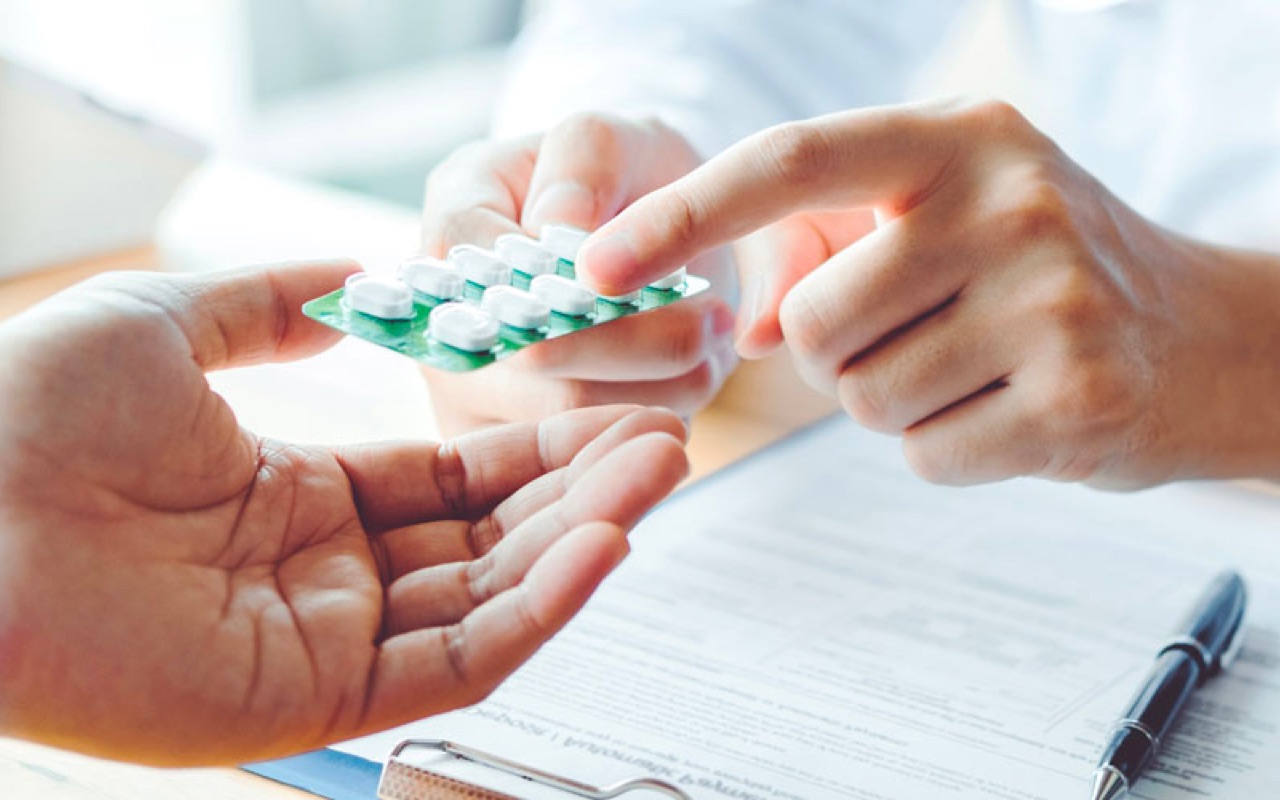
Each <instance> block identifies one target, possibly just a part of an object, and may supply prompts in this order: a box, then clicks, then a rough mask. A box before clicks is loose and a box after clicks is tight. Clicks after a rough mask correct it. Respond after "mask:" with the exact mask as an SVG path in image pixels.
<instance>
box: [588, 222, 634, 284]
mask: <svg viewBox="0 0 1280 800" xmlns="http://www.w3.org/2000/svg"><path fill="white" fill-rule="evenodd" d="M639 266H640V259H639V258H637V257H636V250H635V248H634V247H633V246H632V245H631V242H629V241H627V239H625V238H624V237H622V236H619V235H617V234H609V235H606V236H604V237H601V238H599V239H595V238H594V237H593V238H592V239H589V240H587V243H586V245H584V246H583V248H582V250H581V251H580V252H579V253H578V263H577V264H576V265H575V267H576V268H577V270H578V277H579V278H584V279H586V281H587V283H589V284H591V285H592V286H593V287H595V288H596V290H597V291H598V292H600V293H601V294H606V295H614V294H622V293H624V292H625V291H626V290H627V289H628V288H634V287H628V286H627V282H628V281H629V280H632V279H634V277H635V274H636V271H637V269H638V268H639Z"/></svg>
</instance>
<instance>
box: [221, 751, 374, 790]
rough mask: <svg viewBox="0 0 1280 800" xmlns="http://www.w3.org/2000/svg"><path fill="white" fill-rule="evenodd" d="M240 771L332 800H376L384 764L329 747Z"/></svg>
mask: <svg viewBox="0 0 1280 800" xmlns="http://www.w3.org/2000/svg"><path fill="white" fill-rule="evenodd" d="M241 769H243V770H245V771H247V772H252V773H253V774H255V775H261V776H262V777H264V778H270V779H271V780H273V781H276V782H277V783H283V784H285V785H286V786H292V787H293V788H295V789H302V790H303V791H306V792H311V793H312V794H316V795H320V796H321V797H327V798H329V800H374V798H376V797H377V796H378V777H379V776H380V775H381V774H382V765H381V764H375V763H374V762H372V761H366V760H365V759H363V758H360V757H358V756H353V755H348V754H347V753H340V752H338V751H337V750H330V749H328V748H325V749H324V750H316V751H314V752H311V753H303V754H302V755H298V756H292V757H290V758H282V759H279V760H278V761H263V762H260V763H257V764H245V765H244V766H242V767H241Z"/></svg>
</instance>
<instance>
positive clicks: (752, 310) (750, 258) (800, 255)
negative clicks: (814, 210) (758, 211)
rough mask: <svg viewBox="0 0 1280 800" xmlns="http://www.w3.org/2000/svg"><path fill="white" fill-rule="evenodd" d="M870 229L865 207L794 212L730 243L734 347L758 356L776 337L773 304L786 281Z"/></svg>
mask: <svg viewBox="0 0 1280 800" xmlns="http://www.w3.org/2000/svg"><path fill="white" fill-rule="evenodd" d="M874 229H875V221H874V220H873V219H872V218H871V214H870V213H869V212H856V211H855V212H839V213H836V214H798V215H794V216H791V217H788V218H786V219H784V220H782V221H780V222H777V223H774V224H773V225H769V226H766V227H764V228H762V229H760V230H759V231H756V232H755V233H754V234H752V235H750V236H748V237H747V238H745V239H743V240H741V241H740V242H739V243H738V245H737V246H736V247H735V255H736V256H737V263H738V276H739V283H740V284H741V285H742V302H741V305H740V306H739V311H738V319H737V325H736V331H737V348H738V353H739V354H740V355H742V356H743V357H744V358H764V357H765V356H767V355H769V353H771V352H773V350H774V349H775V348H776V347H777V346H778V345H779V344H781V343H782V338H783V337H782V328H781V325H780V323H779V321H778V309H779V307H780V306H781V304H782V300H783V298H784V297H785V296H786V294H787V292H788V291H790V289H791V287H792V286H794V285H795V284H796V283H797V282H799V280H800V279H801V278H803V277H804V276H805V275H808V274H809V273H810V272H812V271H813V270H814V269H816V268H817V267H818V266H819V265H820V264H822V263H823V262H825V261H826V260H827V259H829V258H831V257H832V256H833V255H835V254H836V253H838V252H840V250H842V249H844V248H845V247H847V246H848V245H849V244H851V243H853V242H854V241H856V240H857V239H858V238H859V237H861V236H863V235H865V234H866V233H868V232H870V231H872V230H874Z"/></svg>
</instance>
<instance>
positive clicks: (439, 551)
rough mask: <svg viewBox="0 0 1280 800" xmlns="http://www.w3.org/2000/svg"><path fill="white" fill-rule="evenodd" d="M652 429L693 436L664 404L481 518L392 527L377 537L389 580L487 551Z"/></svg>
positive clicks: (632, 417) (611, 431) (632, 418)
mask: <svg viewBox="0 0 1280 800" xmlns="http://www.w3.org/2000/svg"><path fill="white" fill-rule="evenodd" d="M648 433H664V434H667V435H669V436H671V437H672V438H675V439H678V440H680V441H685V440H686V439H687V438H688V430H687V429H686V428H685V425H684V423H683V422H682V421H681V420H680V418H679V417H677V416H675V415H674V414H671V413H670V412H667V411H663V410H661V409H656V408H644V409H640V410H638V411H636V412H635V413H632V414H628V415H627V416H625V417H623V418H622V419H619V420H618V421H617V422H615V423H614V424H613V425H611V426H610V427H609V428H608V429H607V430H606V431H605V432H604V433H602V434H600V435H599V436H598V437H596V438H595V440H593V441H592V442H591V443H589V444H588V445H586V446H585V447H584V448H582V450H580V451H579V452H578V454H577V455H576V456H574V458H573V460H572V461H571V462H570V463H569V465H568V466H566V467H563V468H561V469H557V470H554V471H552V472H548V473H547V474H546V475H543V476H542V477H540V478H538V479H536V480H534V481H532V482H531V483H529V484H526V485H525V486H523V487H522V488H520V489H519V490H517V491H516V492H515V493H514V494H512V495H511V496H510V497H509V498H507V499H506V500H505V501H503V502H502V503H500V504H499V505H498V506H497V507H496V508H495V509H494V510H493V511H492V512H491V513H490V514H489V515H488V516H486V517H483V518H482V519H480V520H478V521H476V522H470V521H467V520H459V521H457V522H428V523H422V524H419V525H410V526H407V527H404V528H398V529H396V530H393V531H388V532H387V533H385V534H383V535H382V536H380V537H378V539H377V541H378V542H379V545H380V546H381V548H382V553H383V556H384V564H385V566H386V568H387V571H386V573H384V574H385V575H386V576H387V578H388V582H391V581H394V580H397V579H399V578H401V577H404V576H405V575H408V574H409V573H411V572H415V571H417V570H420V569H425V568H427V567H431V566H435V565H437V564H445V563H450V562H460V561H471V560H474V559H476V558H479V557H481V556H483V555H484V554H485V553H488V552H489V551H490V550H491V549H492V548H493V546H494V545H496V544H497V543H498V542H499V541H501V540H502V539H503V538H504V536H505V535H506V532H507V531H509V530H512V529H514V528H515V527H516V526H517V525H519V524H520V523H521V522H523V521H524V520H526V519H528V518H530V517H532V516H533V515H534V514H536V513H538V512H539V511H541V510H542V509H544V508H546V507H547V506H549V505H551V504H552V503H554V502H556V501H558V500H560V499H561V498H562V497H563V496H564V494H565V492H566V491H568V489H569V487H571V486H573V484H574V483H576V482H577V481H578V479H579V478H580V477H581V476H582V475H583V474H584V473H585V472H586V471H587V470H588V469H590V468H591V467H592V466H594V465H595V464H596V463H597V462H599V461H600V460H601V459H602V458H604V457H605V456H607V455H608V454H609V453H612V452H613V451H614V450H616V449H618V448H619V447H621V446H622V445H623V444H625V443H626V442H628V441H630V440H631V439H634V438H636V437H638V436H643V435H645V434H648Z"/></svg>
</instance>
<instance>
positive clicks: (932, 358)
mask: <svg viewBox="0 0 1280 800" xmlns="http://www.w3.org/2000/svg"><path fill="white" fill-rule="evenodd" d="M988 314H989V312H988V310H987V309H983V308H980V307H977V304H975V303H973V302H970V301H969V298H961V299H960V300H959V301H957V302H954V303H949V304H947V305H945V306H943V307H942V308H940V309H938V310H937V311H936V312H934V313H932V314H930V315H929V316H927V317H925V318H924V319H922V320H920V321H918V322H916V323H915V324H914V325H911V326H910V327H908V328H907V329H906V330H903V331H900V332H898V333H896V334H894V335H893V336H892V337H890V338H889V339H888V340H886V341H884V342H882V343H880V344H878V345H876V346H875V347H874V348H872V349H871V350H869V351H867V352H865V353H863V354H862V355H860V356H859V357H858V358H856V359H854V360H853V361H852V362H850V363H849V364H848V365H847V366H845V367H844V368H843V371H841V372H840V374H839V377H838V379H837V381H836V384H837V392H836V393H837V395H838V396H839V398H840V404H841V405H842V406H843V407H844V409H845V411H847V412H848V413H849V416H851V417H853V419H854V420H856V421H857V422H858V423H859V424H861V425H863V426H864V427H867V428H871V429H872V430H877V431H881V432H883V433H901V432H902V431H903V430H905V429H906V428H908V427H910V426H912V425H914V424H916V423H917V422H920V421H922V420H924V419H926V418H928V417H930V416H933V415H934V414H936V413H938V412H939V411H941V410H943V409H945V408H947V407H949V406H952V405H955V404H956V403H958V402H959V401H961V400H963V399H964V398H966V397H969V396H971V395H974V394H976V393H977V392H980V391H981V390H983V389H984V388H986V387H988V386H993V385H995V384H998V383H1000V382H1002V381H1004V380H1005V379H1006V378H1008V377H1009V375H1010V374H1011V373H1012V372H1013V369H1014V367H1015V359H1014V354H1013V348H1014V345H1013V343H1011V342H1010V341H1009V340H1008V337H1001V336H999V335H993V334H992V332H991V326H990V325H989V324H987V323H985V322H984V319H986V318H988V316H987V315H988Z"/></svg>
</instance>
